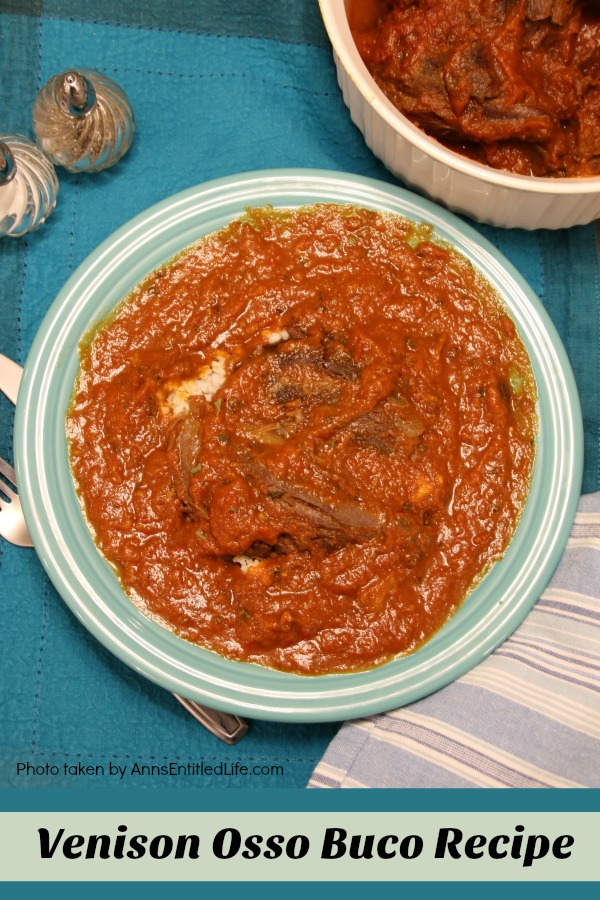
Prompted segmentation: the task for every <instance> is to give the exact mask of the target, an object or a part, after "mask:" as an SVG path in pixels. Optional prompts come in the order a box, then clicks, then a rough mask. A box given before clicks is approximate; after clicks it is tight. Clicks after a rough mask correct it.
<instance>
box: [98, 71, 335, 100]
mask: <svg viewBox="0 0 600 900" xmlns="http://www.w3.org/2000/svg"><path fill="white" fill-rule="evenodd" d="M104 72H111V73H112V74H113V75H118V74H120V73H122V74H125V75H127V74H130V73H133V74H135V75H152V76H158V77H160V78H164V77H166V78H199V79H209V78H241V79H251V80H252V81H253V83H258V84H265V85H269V86H271V85H273V84H274V83H276V82H274V81H269V80H268V79H267V78H253V77H252V73H251V74H248V73H247V72H163V71H162V70H161V69H133V68H131V67H130V66H126V67H123V66H105V67H104ZM277 87H280V88H282V89H283V90H292V91H296V92H297V93H298V94H307V95H308V96H311V97H331V91H312V90H309V89H308V88H303V87H301V86H299V85H297V84H285V83H282V84H281V83H280V84H277Z"/></svg>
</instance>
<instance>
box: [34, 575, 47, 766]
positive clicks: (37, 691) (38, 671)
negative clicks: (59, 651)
mask: <svg viewBox="0 0 600 900" xmlns="http://www.w3.org/2000/svg"><path fill="white" fill-rule="evenodd" d="M49 607H50V605H49V598H48V582H46V583H45V584H44V590H43V591H42V630H41V634H40V645H39V650H38V658H37V663H36V667H35V683H34V694H33V721H32V723H31V745H30V746H31V753H36V752H38V751H37V750H36V744H37V739H38V734H39V724H40V711H41V708H42V691H41V684H42V668H43V665H44V652H45V650H46V633H47V631H48V622H49V619H50V615H49V612H50V609H49Z"/></svg>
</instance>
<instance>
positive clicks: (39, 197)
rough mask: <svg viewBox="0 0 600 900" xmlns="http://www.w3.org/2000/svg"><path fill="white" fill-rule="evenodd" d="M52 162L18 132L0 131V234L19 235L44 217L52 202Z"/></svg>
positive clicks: (55, 182)
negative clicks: (4, 133) (3, 133)
mask: <svg viewBox="0 0 600 900" xmlns="http://www.w3.org/2000/svg"><path fill="white" fill-rule="evenodd" d="M57 196H58V178H57V177H56V172H55V170H54V166H53V165H52V162H51V161H50V160H49V159H48V157H47V156H46V154H45V153H44V152H43V151H42V150H40V148H39V147H38V146H37V145H36V144H34V143H33V141H30V140H29V138H26V137H24V135H22V134H6V135H2V134H0V237H2V236H8V237H20V236H21V235H23V234H26V233H27V232H28V231H34V230H35V229H36V228H39V226H40V225H41V224H42V223H43V222H45V221H46V219H47V218H48V216H49V215H50V213H51V212H52V211H53V209H54V207H55V206H56V198H57Z"/></svg>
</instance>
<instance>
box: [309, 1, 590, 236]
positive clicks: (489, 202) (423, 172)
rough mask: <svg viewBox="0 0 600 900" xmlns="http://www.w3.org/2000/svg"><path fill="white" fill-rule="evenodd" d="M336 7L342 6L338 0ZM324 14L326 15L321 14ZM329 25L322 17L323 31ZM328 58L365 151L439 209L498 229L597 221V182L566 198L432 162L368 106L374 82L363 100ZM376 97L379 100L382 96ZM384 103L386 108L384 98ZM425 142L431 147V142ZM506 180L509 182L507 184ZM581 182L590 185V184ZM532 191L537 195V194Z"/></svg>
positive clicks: (535, 183)
mask: <svg viewBox="0 0 600 900" xmlns="http://www.w3.org/2000/svg"><path fill="white" fill-rule="evenodd" d="M322 5H325V4H322ZM341 5H342V6H343V0H341ZM323 12H324V13H325V11H324V10H323ZM344 15H345V13H344ZM324 17H325V16H324ZM330 24H331V23H328V21H327V18H326V17H325V25H326V27H327V28H328V31H329V26H330ZM331 37H332V35H331V33H330V38H331ZM332 43H333V42H332ZM333 56H334V60H335V64H336V69H337V77H338V83H339V85H340V88H341V90H342V95H343V98H344V102H345V103H346V106H347V107H348V109H349V111H350V116H351V118H352V121H353V122H354V124H355V125H356V126H357V127H358V128H359V129H360V131H361V132H362V134H363V136H364V138H365V141H366V143H367V146H368V147H369V148H370V149H371V150H372V151H373V153H374V154H375V156H377V157H378V159H380V160H381V161H382V162H383V164H384V165H385V166H386V168H388V169H389V170H390V172H392V174H393V175H395V176H396V177H397V178H400V179H401V180H402V181H404V182H405V183H406V184H408V185H409V186H410V187H413V188H415V189H417V190H418V191H420V192H421V193H423V194H425V195H426V196H427V197H429V198H430V199H432V200H436V201H438V202H440V203H443V204H444V205H445V206H447V207H448V208H449V209H451V210H453V211H454V212H458V213H462V214H464V215H468V216H470V217H471V218H473V219H475V220H476V221H478V222H485V223H487V224H490V225H497V226H499V227H502V228H524V229H528V230H533V229H536V228H550V229H557V228H570V227H572V226H574V225H586V224H588V223H589V222H591V221H593V220H594V219H597V218H599V217H600V178H599V179H597V182H598V184H597V188H596V187H594V188H593V189H592V190H589V189H586V190H576V191H574V192H573V193H567V192H565V191H564V187H563V185H564V181H560V180H557V181H556V192H555V193H553V192H552V190H549V189H548V182H549V181H550V179H540V180H536V179H533V178H524V177H522V176H514V175H513V176H511V173H496V171H495V170H492V174H493V175H498V176H504V177H502V178H501V179H500V178H496V179H494V180H502V181H503V182H504V183H503V184H497V183H494V180H492V181H486V180H484V179H483V178H481V177H480V176H479V175H478V174H477V173H476V172H472V173H471V172H468V171H462V170H463V169H465V168H468V166H469V164H470V163H469V161H467V160H466V159H465V160H463V159H462V158H460V163H461V165H460V167H458V168H454V167H452V166H450V165H448V164H447V163H445V162H444V161H443V160H441V159H436V158H435V157H434V156H433V155H430V154H429V153H427V152H426V151H425V150H423V149H422V148H421V147H419V146H416V145H415V144H414V143H412V142H411V141H410V140H409V138H408V137H406V136H405V135H404V134H402V133H401V132H400V131H398V130H397V129H395V128H394V127H393V126H392V125H391V124H389V122H387V121H386V119H385V118H384V117H383V116H382V115H381V114H380V113H379V112H378V110H377V109H376V106H374V105H373V100H374V98H375V96H376V92H377V93H380V92H379V88H377V86H376V85H375V83H374V82H373V96H372V97H369V96H365V94H364V93H363V92H362V91H361V89H360V87H359V86H358V85H357V84H356V83H355V81H354V80H353V79H352V76H351V74H350V73H349V72H348V71H347V69H346V67H345V65H344V63H343V61H342V59H341V57H340V55H339V53H338V51H337V49H336V47H335V45H333ZM365 71H366V70H365ZM369 78H370V76H369ZM381 97H382V98H383V94H382V95H381ZM384 102H385V103H387V100H385V98H384ZM407 125H409V127H410V123H408V122H407ZM427 140H429V141H432V142H433V139H431V138H429V139H427ZM440 149H442V148H441V145H440ZM444 154H445V155H448V154H451V155H454V154H452V151H446V150H445V149H444ZM471 165H472V166H473V168H475V167H477V168H480V167H479V165H478V164H475V163H473V164H471ZM511 177H512V179H514V180H512V183H511ZM573 181H574V182H575V183H576V184H577V187H582V186H583V185H582V183H581V182H580V181H578V180H575V179H574V180H573ZM585 181H586V182H588V184H589V179H585ZM594 181H596V179H594ZM542 182H543V187H542ZM552 186H553V185H550V187H552ZM536 187H539V189H537V190H536Z"/></svg>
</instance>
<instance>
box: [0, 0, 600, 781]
mask: <svg viewBox="0 0 600 900" xmlns="http://www.w3.org/2000/svg"><path fill="white" fill-rule="evenodd" d="M82 7H83V5H82V4H79V3H77V4H76V3H75V2H70V0H67V2H60V3H59V2H40V0H37V2H31V3H27V4H22V3H17V2H8V0H0V132H10V131H17V132H21V133H24V134H28V135H30V136H31V124H30V112H31V106H32V103H33V99H34V97H35V94H36V92H37V90H38V89H39V88H40V87H41V86H42V84H43V83H44V82H45V81H46V80H47V79H48V78H49V77H50V76H51V75H53V74H55V73H56V72H58V71H62V70H64V69H66V68H69V67H71V66H85V67H89V68H98V69H100V70H102V71H104V72H106V73H107V74H108V75H110V76H111V77H113V78H114V79H115V80H116V81H118V82H119V83H120V84H121V85H122V87H123V88H124V89H125V91H126V92H127V93H128V95H129V97H130V99H131V102H132V105H133V107H134V110H135V114H136V137H135V140H134V144H133V147H132V149H131V150H130V152H129V154H128V155H127V157H125V158H124V159H123V160H122V161H121V162H120V163H119V164H118V165H117V166H116V167H115V168H114V169H111V170H109V171H107V172H104V173H100V174H99V175H95V176H87V175H79V176H73V175H69V174H67V173H65V172H63V171H62V170H59V176H60V195H59V202H58V205H57V208H56V211H55V213H54V214H53V216H52V217H51V218H50V219H49V220H48V222H47V224H46V225H44V226H43V228H42V229H40V231H38V232H36V233H34V234H32V235H29V236H27V237H25V238H22V239H20V240H7V239H3V240H0V352H1V353H4V354H6V355H8V356H12V357H13V358H16V359H17V360H18V361H19V362H21V363H22V362H24V360H25V358H26V355H27V351H28V348H29V346H30V344H31V341H32V339H33V337H34V335H35V333H36V330H37V328H38V326H39V324H40V322H41V319H42V318H43V316H44V313H45V311H46V310H47V308H48V306H49V305H50V303H51V302H52V300H53V299H54V297H55V295H56V294H57V292H58V290H59V289H60V287H61V286H62V284H63V283H64V281H65V280H66V279H67V278H68V276H69V275H70V274H71V273H72V272H73V271H74V269H75V268H76V267H77V265H78V264H79V263H80V262H82V261H83V259H84V258H85V257H86V256H87V254H88V253H89V252H91V251H92V250H93V249H94V247H95V246H96V245H97V244H98V243H99V242H100V241H101V240H102V239H103V238H105V237H106V236H107V235H109V234H110V233H111V232H112V231H113V230H114V229H115V228H116V227H118V226H119V225H121V224H123V223H124V222H125V221H127V220H128V219H129V218H131V217H132V216H133V215H135V214H136V213H138V212H140V211H141V210H143V209H145V208H146V207H147V206H149V205H150V204H152V203H154V202H156V201H158V200H160V199H162V198H164V197H166V196H168V195H169V194H172V193H174V192H175V191H178V190H181V189H183V188H186V187H189V186H190V185H193V184H196V183H199V182H202V181H205V180H207V179H210V178H214V177H219V176H222V175H229V174H232V173H234V172H243V171H250V170H255V169H262V168H276V167H296V166H313V167H318V168H324V169H327V168H329V169H335V170H338V171H339V170H342V171H344V170H345V171H351V172H355V173H358V174H362V175H369V176H373V177H378V178H381V179H383V180H385V181H390V182H393V178H392V177H391V176H390V175H389V174H388V173H387V171H386V170H385V169H384V168H383V166H381V164H380V163H379V162H378V161H377V160H376V159H375V158H374V157H373V155H372V154H371V152H370V151H369V150H368V148H367V147H366V146H365V144H364V141H363V139H362V136H361V134H360V133H359V132H358V130H357V129H356V128H355V127H354V125H352V123H351V122H350V119H349V116H348V113H347V110H346V107H345V106H344V104H343V100H342V97H341V93H340V91H339V89H338V86H337V82H336V77H335V70H334V66H333V61H332V58H331V51H330V47H329V44H328V41H327V37H326V35H325V32H324V29H323V27H322V24H321V21H320V18H319V11H318V4H317V3H316V2H311V0H302V2H301V0H285V2H279V3H276V4H264V5H260V4H255V3H252V2H251V0H237V2H233V0H228V2H222V0H221V2H214V0H213V2H176V0H174V2H171V3H167V2H166V0H154V2H144V3H141V2H140V3H128V4H122V3H120V2H119V3H117V2H113V0H108V2H101V3H97V4H94V5H93V6H92V7H90V9H89V11H84V10H83V9H82ZM481 230H482V231H483V232H484V233H485V234H486V236H487V237H488V238H490V239H491V240H492V241H493V242H494V243H495V244H496V246H498V247H499V248H500V249H501V250H502V251H503V252H504V253H505V254H506V255H507V256H508V257H509V258H510V259H511V261H512V262H513V263H514V264H515V265H516V266H517V267H518V268H519V269H520V271H521V272H522V273H523V275H524V276H525V277H526V278H527V280H528V281H529V282H530V284H531V285H532V287H533V288H534V290H535V291H536V292H537V293H538V294H539V296H540V297H541V299H542V301H543V302H544V304H545V306H546V308H547V309H548V311H549V313H550V315H551V316H552V318H553V320H554V322H555V324H556V326H557V328H558V330H559V332H560V334H561V336H562V338H563V340H564V342H565V346H566V348H567V352H568V353H569V355H570V358H571V361H572V363H573V367H574V370H575V375H576V378H577V382H578V385H579V389H580V393H581V397H582V404H583V411H584V419H585V426H586V460H585V481H584V490H586V491H591V490H596V489H598V488H600V469H599V466H600V462H599V461H600V452H599V449H600V447H599V429H598V409H599V408H600V402H599V401H600V396H599V395H600V308H599V304H600V291H599V265H598V255H597V250H596V240H595V231H594V228H593V227H592V226H588V227H585V228H575V229H571V230H569V231H565V232H546V231H541V232H537V233H534V234H530V233H525V232H520V231H513V232H507V231H502V230H498V229H492V228H487V227H482V229H481ZM12 418H13V410H12V409H11V407H10V404H8V402H7V401H5V399H4V398H0V455H2V456H4V457H7V456H8V457H9V458H10V457H11V454H12ZM0 594H1V598H2V616H3V630H2V643H1V653H0V666H1V667H2V709H3V722H2V729H1V732H0V765H1V769H0V786H10V785H14V786H26V785H29V786H44V785H47V786H55V787H56V786H61V785H64V786H70V787H79V788H81V787H90V786H101V785H104V784H111V785H112V784H115V783H116V781H115V779H118V780H119V782H120V783H121V784H123V785H126V786H131V787H142V786H145V787H150V786H156V785H161V786H164V787H191V786H194V787H202V786H209V785H210V786H223V787H300V786H303V785H304V784H306V781H307V779H308V777H309V775H310V773H311V772H312V770H313V768H314V766H315V764H316V762H317V760H318V759H319V758H320V756H321V755H322V752H323V750H324V749H325V747H326V745H327V744H328V742H329V740H330V738H331V737H332V736H333V734H334V733H335V731H336V730H337V726H336V725H311V726H300V725H286V724H278V723H264V722H255V723H253V725H252V729H251V732H250V734H249V735H248V736H247V737H246V738H245V739H244V741H243V743H241V744H239V745H238V746H237V747H234V748H227V747H225V745H222V744H220V743H218V742H217V741H216V740H214V739H213V738H212V737H210V736H209V735H207V734H206V733H205V732H204V731H203V730H202V729H201V727H200V726H199V725H197V724H196V723H195V722H193V721H192V720H191V719H190V718H189V717H188V716H187V715H186V713H185V712H183V710H182V709H180V707H179V706H178V704H177V703H176V702H175V701H174V700H173V699H172V698H171V697H170V695H169V694H168V693H166V692H165V691H163V690H161V689H160V688H157V687H155V686H154V685H152V684H150V683H149V682H147V681H145V680H144V679H142V678H140V677H139V676H137V675H136V674H135V673H134V672H132V671H130V670H129V669H127V668H125V667H124V666H123V665H121V664H120V663H119V662H118V661H117V660H115V659H114V658H113V657H111V656H110V655H109V654H108V653H107V652H106V651H105V650H104V649H103V648H102V647H101V646H100V645H98V644H97V643H96V642H95V641H94V640H93V639H92V638H91V637H90V636H89V635H88V634H87V633H86V632H85V631H84V629H83V628H82V627H81V626H80V625H79V624H78V623H77V622H76V621H75V619H74V618H73V616H72V615H71V614H70V613H69V612H68V610H67V609H66V608H65V607H64V606H63V604H62V602H61V601H60V599H59V597H58V596H57V594H56V592H55V591H54V589H53V588H52V586H51V585H50V583H49V582H48V580H47V578H46V577H45V575H44V573H43V570H42V568H41V566H40V564H39V562H38V560H37V558H36V556H35V554H34V553H33V552H31V551H23V550H18V549H17V548H14V547H11V546H8V545H7V544H6V543H5V542H0ZM171 762H174V763H176V765H179V766H181V769H180V770H178V774H174V775H173V774H161V773H160V767H161V766H165V765H167V764H169V763H171ZM18 763H22V764H27V763H29V764H30V766H34V767H39V768H40V770H41V774H33V773H32V774H30V775H26V774H18V772H17V764H18ZM79 763H85V764H86V765H91V766H95V767H96V774H77V773H78V772H80V770H79V769H77V765H78V764H79ZM111 763H112V765H113V768H114V767H116V766H121V767H125V768H126V772H127V775H126V776H125V777H124V778H123V779H119V777H118V775H110V774H109V773H110V765H111ZM136 763H137V769H136ZM200 763H203V764H204V771H203V772H202V773H199V772H198V768H197V767H196V768H195V769H194V774H188V771H187V770H186V766H188V764H192V768H193V767H194V766H195V765H196V764H200ZM236 763H237V767H236V765H235V764H236ZM241 765H243V766H245V767H246V768H247V770H248V772H243V771H241V770H240V766H241ZM46 766H48V767H49V766H55V767H56V769H58V774H43V773H44V771H45V768H44V767H46ZM65 766H66V768H65ZM71 766H75V768H69V767H71ZM142 766H146V767H148V768H147V769H144V770H142V769H141V767H142ZM207 766H213V768H216V771H215V772H212V773H210V774H209V773H207V771H206V767H207ZM152 767H154V768H152ZM137 770H140V772H141V771H143V772H145V773H146V774H136V771H137ZM31 771H32V770H31V769H30V772H31ZM54 771H55V770H50V769H48V772H49V773H50V772H54ZM102 773H104V774H102Z"/></svg>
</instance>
